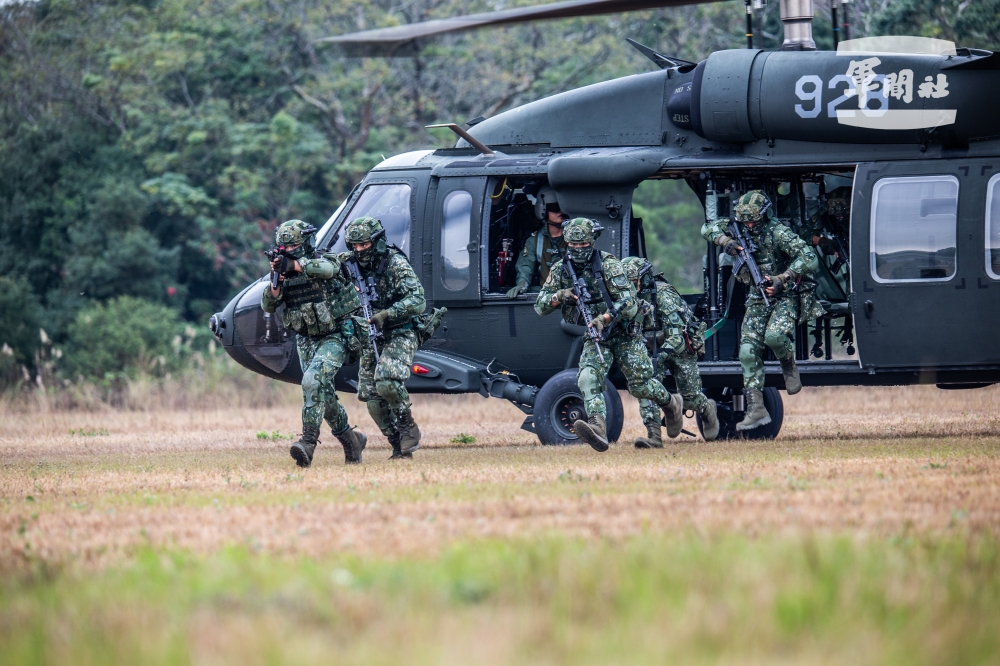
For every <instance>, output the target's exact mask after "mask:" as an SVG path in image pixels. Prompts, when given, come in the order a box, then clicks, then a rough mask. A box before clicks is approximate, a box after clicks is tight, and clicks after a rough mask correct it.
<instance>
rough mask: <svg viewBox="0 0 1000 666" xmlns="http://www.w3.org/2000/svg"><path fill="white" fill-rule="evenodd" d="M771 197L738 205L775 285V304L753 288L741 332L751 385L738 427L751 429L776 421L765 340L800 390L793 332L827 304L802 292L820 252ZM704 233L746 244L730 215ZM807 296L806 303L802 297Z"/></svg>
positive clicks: (753, 195)
mask: <svg viewBox="0 0 1000 666" xmlns="http://www.w3.org/2000/svg"><path fill="white" fill-rule="evenodd" d="M770 207H771V201H770V200H769V199H768V198H767V195H765V194H764V193H763V192H762V191H761V190H752V191H750V192H747V193H746V194H744V195H743V196H742V197H740V199H739V203H737V204H736V206H734V207H733V212H734V213H735V217H736V220H737V222H738V223H739V224H740V225H741V226H742V227H743V229H744V232H745V233H746V234H747V235H748V236H749V238H751V239H752V240H753V241H754V242H755V243H756V244H757V251H756V252H754V253H753V257H754V260H755V261H756V262H757V265H758V267H759V268H760V271H761V274H762V275H763V276H764V277H765V279H767V280H770V286H769V287H767V288H766V289H765V291H766V292H767V295H768V297H769V299H768V300H769V301H770V305H765V304H764V299H763V298H762V297H761V295H760V291H759V290H757V289H750V290H749V295H748V296H747V305H746V307H747V311H746V316H745V317H744V318H743V329H742V331H741V333H740V363H741V364H742V365H743V385H744V387H745V389H746V415H745V416H744V418H743V420H742V421H740V422H739V423H738V424H737V425H736V428H737V429H738V430H749V429H751V428H757V427H759V426H763V425H767V424H768V423H770V422H771V416H770V414H768V413H767V408H765V407H764V395H763V389H764V361H763V357H762V355H763V352H764V345H767V346H768V347H770V348H771V350H772V351H773V352H774V355H775V356H776V357H777V358H778V361H779V362H780V363H781V374H782V375H783V376H784V379H785V390H786V391H788V394H789V395H794V394H796V393H798V392H799V391H801V390H802V382H801V381H800V380H799V369H798V367H797V366H796V365H795V345H794V344H793V337H792V336H793V334H794V331H795V325H796V324H797V323H801V322H804V321H808V320H811V319H815V318H816V317H818V316H822V314H823V309H822V308H821V307H819V305H818V303H816V302H815V300H814V299H813V297H812V296H813V293H814V292H813V291H808V292H806V291H804V290H803V292H802V293H800V290H799V285H800V282H801V281H802V279H803V278H808V276H810V275H812V274H813V273H814V272H815V271H816V268H817V266H818V264H817V260H816V254H815V253H814V252H813V251H812V248H810V247H809V246H808V245H806V243H805V242H804V241H803V240H802V239H801V238H799V237H798V236H797V235H796V234H795V232H793V231H792V230H791V229H789V228H788V227H786V226H784V225H782V224H779V223H778V222H777V220H775V219H773V218H771V217H770V216H769V215H768V214H767V213H768V212H769V209H770ZM702 234H703V235H704V237H705V238H706V239H707V240H709V241H711V242H713V243H715V244H716V245H718V246H719V247H721V248H722V249H723V250H724V251H725V252H726V253H727V254H729V255H731V256H735V255H736V254H738V252H739V251H740V250H742V249H743V248H741V247H739V246H738V245H737V243H736V241H735V240H733V239H732V238H730V237H729V236H728V235H727V230H726V226H725V220H718V221H716V223H715V224H711V225H706V226H705V227H703V229H702ZM737 278H738V279H739V280H740V281H741V282H743V283H745V284H750V271H749V269H747V268H746V267H743V268H742V269H741V270H740V273H739V275H737ZM800 301H801V302H800Z"/></svg>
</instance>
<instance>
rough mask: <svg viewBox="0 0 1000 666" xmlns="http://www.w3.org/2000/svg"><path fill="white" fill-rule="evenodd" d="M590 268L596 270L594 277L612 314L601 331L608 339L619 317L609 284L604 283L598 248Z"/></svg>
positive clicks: (591, 260)
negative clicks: (609, 320)
mask: <svg viewBox="0 0 1000 666" xmlns="http://www.w3.org/2000/svg"><path fill="white" fill-rule="evenodd" d="M590 268H591V270H593V271H594V279H595V280H596V281H597V286H598V287H599V288H600V290H601V296H602V297H603V298H604V305H605V306H606V307H607V308H608V314H610V315H611V322H610V323H609V324H608V325H607V326H605V327H604V330H603V331H602V332H601V339H602V340H607V339H608V336H609V335H610V334H611V328H612V327H613V326H614V325H615V319H616V318H617V317H618V310H617V309H616V308H615V305H614V304H615V302H614V301H613V300H612V299H611V293H610V292H609V291H608V285H606V284H605V283H604V263H603V262H602V261H601V252H600V250H598V249H597V248H594V254H592V255H591V256H590Z"/></svg>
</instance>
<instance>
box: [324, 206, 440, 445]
mask: <svg viewBox="0 0 1000 666" xmlns="http://www.w3.org/2000/svg"><path fill="white" fill-rule="evenodd" d="M345 239H346V241H347V246H348V247H349V248H351V252H345V253H343V254H342V255H341V258H342V259H343V260H344V261H350V262H356V264H357V268H358V270H359V272H360V274H361V276H362V278H363V279H364V280H366V281H367V280H368V278H369V277H371V278H373V280H374V284H375V292H376V294H375V295H376V300H375V301H374V302H372V304H371V306H372V313H373V314H372V317H371V320H370V321H369V322H368V323H370V324H373V325H374V326H375V328H376V329H377V330H378V332H379V333H380V336H379V337H376V338H375V339H372V340H370V341H369V344H366V345H365V346H364V350H363V351H362V353H361V365H360V367H359V368H358V400H361V401H364V402H366V403H367V404H368V413H369V414H371V415H372V419H374V420H375V424H376V425H378V427H379V430H381V431H382V434H383V435H385V436H386V437H387V438H388V439H389V443H390V444H391V445H392V456H391V457H390V460H396V459H399V458H412V457H413V452H414V451H416V450H417V449H418V448H419V447H420V429H419V428H418V427H417V424H416V422H415V421H414V420H413V413H412V411H411V407H410V394H409V393H408V392H407V390H406V387H405V386H403V382H405V381H406V380H407V379H408V378H409V376H410V368H411V367H412V366H413V355H414V354H415V353H416V352H417V348H418V347H419V346H420V339H419V337H418V332H419V331H418V330H417V328H416V326H415V321H414V320H415V317H416V315H419V314H420V313H422V312H423V311H424V308H426V307H427V303H426V301H425V299H424V288H423V286H422V285H421V284H420V280H419V279H417V274H416V273H414V272H413V268H412V267H411V266H410V262H409V261H407V259H406V256H405V255H404V254H403V253H402V252H400V251H399V250H398V249H397V248H395V247H392V246H390V245H389V244H388V242H387V241H386V236H385V229H384V228H383V227H382V222H381V221H380V220H376V219H375V218H372V217H360V218H358V219H356V220H354V221H353V222H351V223H350V224H348V225H347V231H346V236H345ZM376 348H377V349H378V352H379V358H378V360H376V358H375V356H376V355H375V349H376Z"/></svg>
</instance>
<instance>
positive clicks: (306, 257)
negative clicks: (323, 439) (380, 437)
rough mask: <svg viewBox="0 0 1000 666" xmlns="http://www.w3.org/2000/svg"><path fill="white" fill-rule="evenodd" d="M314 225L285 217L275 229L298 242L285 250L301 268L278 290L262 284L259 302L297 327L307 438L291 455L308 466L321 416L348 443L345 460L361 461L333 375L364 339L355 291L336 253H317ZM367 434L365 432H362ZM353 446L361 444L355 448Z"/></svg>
mask: <svg viewBox="0 0 1000 666" xmlns="http://www.w3.org/2000/svg"><path fill="white" fill-rule="evenodd" d="M315 232H316V230H315V228H313V227H312V226H310V225H307V224H306V223H304V222H301V221H299V220H290V221H288V222H285V223H284V224H282V225H281V226H280V227H278V230H277V232H276V234H275V237H276V243H277V244H278V245H279V246H292V245H298V247H297V248H296V249H295V250H292V251H289V252H288V253H287V254H288V255H289V256H291V257H292V258H294V259H296V260H297V261H298V263H299V265H300V266H301V268H302V272H301V273H295V274H294V275H291V276H286V277H285V279H284V280H283V281H282V282H281V287H280V292H279V294H278V296H274V295H273V294H272V293H271V284H270V282H268V283H267V284H266V286H265V287H264V293H263V294H262V296H261V301H260V305H261V308H263V310H264V311H265V312H272V313H273V312H275V311H276V310H277V309H278V306H279V305H284V306H285V309H284V311H283V312H282V313H281V317H282V322H283V323H284V325H285V328H287V329H290V330H292V331H295V333H296V346H297V348H298V352H299V363H300V364H301V367H302V398H303V400H302V403H303V404H302V432H303V439H302V440H300V442H296V444H299V443H301V442H305V444H304V445H303V446H301V447H295V446H293V449H292V457H293V458H295V459H296V461H297V462H299V464H300V466H303V467H308V466H309V464H311V462H312V453H313V450H314V449H315V446H316V444H318V435H319V430H320V425H321V424H322V422H323V419H326V422H327V423H328V424H329V425H330V428H331V429H332V431H333V434H334V436H336V437H337V438H338V439H340V440H341V442H342V443H343V442H344V440H345V438H346V439H347V440H349V441H348V442H347V443H346V444H344V447H345V448H344V451H345V455H346V461H347V462H349V463H354V462H361V449H363V448H364V447H363V445H361V446H360V448H358V447H357V446H356V445H355V444H354V441H353V439H352V436H347V435H346V433H347V432H348V422H347V412H346V411H344V406H343V405H341V404H340V401H339V400H338V399H337V391H336V389H335V388H334V379H335V377H336V375H337V372H338V371H339V370H340V368H341V367H342V366H343V365H344V364H345V363H348V362H350V361H351V357H352V355H353V356H354V357H355V358H356V357H357V354H358V353H359V352H360V349H361V342H360V340H359V339H358V336H357V334H356V329H355V325H354V321H353V319H352V317H351V315H352V314H354V312H355V311H356V310H357V309H358V307H359V305H360V303H359V301H358V296H357V292H355V290H354V288H353V286H352V285H351V284H350V283H348V282H347V281H346V280H345V279H344V277H343V275H342V274H341V271H340V269H341V265H340V260H339V258H338V257H337V256H336V255H335V254H327V253H319V252H316V251H315V249H314V248H313V247H312V241H313V236H314V235H315ZM361 437H363V436H361ZM354 449H357V450H356V451H355V450H354Z"/></svg>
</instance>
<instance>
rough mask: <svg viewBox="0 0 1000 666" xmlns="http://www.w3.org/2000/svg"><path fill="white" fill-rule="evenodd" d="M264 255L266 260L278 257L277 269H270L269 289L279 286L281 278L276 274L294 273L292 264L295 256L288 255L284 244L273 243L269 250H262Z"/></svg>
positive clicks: (287, 275) (286, 275)
mask: <svg viewBox="0 0 1000 666" xmlns="http://www.w3.org/2000/svg"><path fill="white" fill-rule="evenodd" d="M264 256H266V257H267V260H268V262H272V261H274V260H275V259H279V260H280V262H279V263H278V270H274V269H271V289H277V288H278V287H280V286H281V280H279V279H278V276H280V275H284V276H285V277H289V276H291V275H293V274H294V273H295V271H293V270H292V266H294V265H295V258H294V257H290V256H288V254H287V252H286V250H285V246H284V245H275V246H274V247H272V248H271V249H269V250H264Z"/></svg>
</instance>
